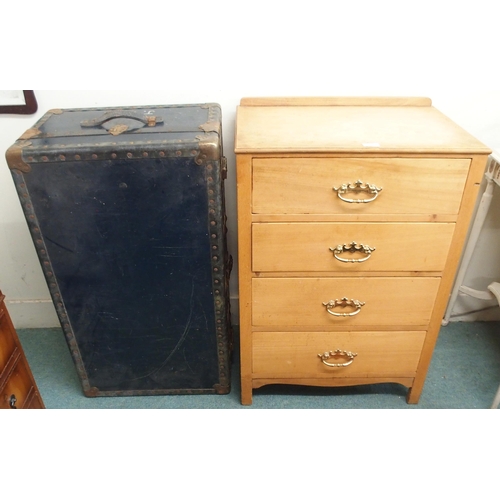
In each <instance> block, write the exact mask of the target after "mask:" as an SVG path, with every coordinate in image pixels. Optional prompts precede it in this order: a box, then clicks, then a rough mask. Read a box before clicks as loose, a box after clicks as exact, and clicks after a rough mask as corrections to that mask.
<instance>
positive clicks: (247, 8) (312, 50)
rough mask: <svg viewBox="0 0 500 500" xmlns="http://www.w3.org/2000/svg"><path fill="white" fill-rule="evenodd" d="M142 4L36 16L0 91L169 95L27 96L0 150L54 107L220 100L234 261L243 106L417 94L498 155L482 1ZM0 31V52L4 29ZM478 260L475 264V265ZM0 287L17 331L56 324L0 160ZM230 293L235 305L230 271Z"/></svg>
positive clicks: (2, 130)
mask: <svg viewBox="0 0 500 500" xmlns="http://www.w3.org/2000/svg"><path fill="white" fill-rule="evenodd" d="M277 4H280V5H284V4H283V3H282V2H277ZM351 4H352V5H351ZM148 5H149V4H148V3H145V4H144V5H143V6H142V8H141V9H137V7H134V10H133V11H129V10H128V7H126V6H121V7H120V8H121V9H122V10H121V11H120V14H118V13H117V12H116V11H113V12H112V11H108V10H107V9H108V7H104V6H102V9H103V10H102V12H101V15H100V16H95V15H92V14H91V13H90V10H91V9H89V12H88V13H87V11H86V12H83V13H82V14H81V16H82V17H80V18H79V22H78V23H73V24H72V23H63V24H62V25H60V26H58V30H57V31H56V32H54V31H55V30H49V29H48V30H46V31H44V32H43V33H40V28H39V24H37V22H36V21H37V16H36V13H35V14H34V15H33V18H32V19H31V20H28V21H27V23H28V24H27V26H26V27H25V28H26V29H25V30H24V32H25V34H26V40H25V41H26V43H27V46H31V47H34V48H36V49H37V50H36V51H34V54H35V55H33V56H32V57H30V58H29V60H25V59H23V58H21V57H19V53H17V52H14V51H10V52H8V53H7V54H6V56H5V60H4V62H3V67H4V68H5V67H15V68H16V71H12V72H8V74H7V75H4V77H3V81H4V86H6V87H9V88H19V87H22V86H27V85H30V86H32V87H38V88H46V87H56V86H63V87H66V88H72V87H75V86H79V87H82V86H84V87H87V88H93V87H94V86H98V87H99V86H110V87H119V88H120V87H124V86H131V87H132V86H136V87H139V88H144V87H146V88H147V87H148V86H152V87H155V86H156V87H162V88H163V89H164V90H36V91H35V93H36V96H37V99H38V102H39V111H38V112H37V114H36V115H33V116H28V117H20V116H13V115H3V116H0V150H1V151H2V152H3V151H5V150H6V149H7V148H8V147H9V146H10V145H11V144H12V143H13V142H14V141H15V140H16V139H17V138H18V137H19V136H20V135H21V134H22V133H23V132H24V131H25V130H26V129H28V128H29V127H30V126H31V125H32V124H33V123H34V122H35V121H36V120H37V119H38V118H40V117H41V116H42V115H43V114H44V113H45V112H46V111H47V110H49V109H52V108H71V107H94V106H95V107H100V106H127V105H149V104H151V105H157V104H175V103H200V102H218V103H219V104H220V105H221V106H222V109H223V131H224V149H225V155H226V156H227V158H228V166H229V177H228V181H227V191H226V197H227V209H228V223H229V246H230V251H231V253H232V254H233V256H234V257H235V258H236V259H235V260H236V264H237V247H236V199H235V166H234V154H233V152H232V151H233V145H234V142H233V135H234V117H235V111H236V106H237V105H238V102H239V100H240V98H241V97H244V96H270V95H310V96H314V95H317V96H320V95H337V96H339V95H344V96H347V95H399V96H404V95H419V96H420V95H425V96H429V97H431V98H432V99H433V102H434V105H435V106H436V107H437V108H438V109H440V110H441V111H442V112H444V113H445V114H447V115H448V116H449V117H450V118H452V119H453V120H455V121H456V122H457V123H458V124H459V125H461V126H462V127H463V128H465V129H466V130H468V131H469V132H471V133H472V134H473V135H475V136H476V137H477V138H478V139H480V140H482V141H483V142H484V143H485V144H487V145H488V146H489V147H490V148H492V149H496V150H500V88H499V86H498V85H497V84H496V82H495V80H494V78H492V76H491V75H492V74H494V73H495V68H494V67H493V64H494V61H496V60H498V51H497V49H496V46H497V43H496V40H495V34H494V31H493V30H490V29H489V28H488V19H489V17H490V16H491V13H490V12H489V10H488V9H489V8H490V7H489V6H488V2H481V1H477V2H474V4H473V6H474V8H473V9H472V8H471V7H470V6H468V5H467V4H465V5H464V6H462V7H460V6H454V10H453V11H449V10H448V9H447V8H445V7H444V6H443V7H440V3H439V2H432V3H431V2H429V3H427V2H425V1H424V2H418V3H415V4H414V5H413V4H412V3H411V2H385V1H380V2H351V3H350V5H344V2H329V3H328V4H326V3H325V2H316V1H309V2H307V8H306V7H304V6H302V4H299V3H293V5H292V4H290V5H287V10H286V11H285V10H283V8H282V7H279V6H278V5H276V6H275V4H273V3H272V2H265V3H264V2H259V1H254V2H251V3H250V2H247V3H245V2H240V3H237V2H234V3H226V2H211V3H209V4H207V5H205V6H204V7H203V11H201V10H199V9H198V10H194V9H193V6H191V4H190V3H189V5H185V6H184V7H182V6H180V7H175V8H172V7H171V6H168V8H167V7H166V6H163V4H161V5H162V6H161V7H159V8H158V10H155V11H154V15H147V14H148V13H149V14H151V12H152V11H151V10H149V11H148V10H147V6H148ZM325 5H328V6H329V7H328V10H325V7H324V6H325ZM222 6H224V9H222V8H221V7H222ZM36 8H39V7H36ZM222 14H224V15H222ZM30 22H31V23H32V24H31V26H30ZM126 22H128V23H129V25H130V23H131V22H133V26H134V29H125V28H123V29H118V28H117V27H122V26H125V24H124V23H126ZM110 23H111V24H110ZM111 25H112V27H113V30H111V29H110V26H111ZM30 28H31V29H30ZM30 33H31V35H30ZM0 36H2V37H5V39H4V40H3V42H4V45H3V46H7V45H5V44H6V43H8V40H9V39H8V33H7V34H4V33H2V35H0ZM23 36H24V35H23ZM11 39H12V38H11ZM21 82H22V83H21ZM28 82H29V83H28ZM171 88H175V89H181V90H173V89H171ZM221 88H222V89H230V90H221ZM490 233H495V232H494V231H490ZM496 238H497V236H496V234H489V235H488V241H487V242H486V246H487V247H490V246H498V243H497V242H496ZM477 265H478V266H482V268H484V262H479V263H477ZM478 272H479V271H478ZM480 272H481V273H483V274H484V271H482V270H481V271H480ZM486 279H489V276H488V277H487V278H486ZM497 279H498V278H497ZM0 288H1V289H2V290H3V292H4V293H5V294H6V296H7V299H8V301H7V302H8V305H9V308H10V310H11V313H12V316H13V318H14V322H15V324H16V326H17V327H30V326H55V325H57V320H56V317H55V314H54V310H53V307H52V304H51V302H50V298H49V294H48V291H47V287H46V285H45V282H44V279H43V277H42V274H41V271H40V267H39V263H38V260H37V258H36V254H35V252H34V250H33V245H32V242H31V239H30V236H29V233H28V231H27V228H26V223H25V221H24V217H23V215H22V212H21V208H20V205H19V201H18V198H17V194H16V192H15V189H14V186H13V183H12V179H11V177H10V172H9V171H8V168H7V165H6V162H5V160H4V156H3V154H2V156H1V157H0ZM231 294H232V297H233V298H234V299H236V298H237V280H236V272H234V273H233V280H232V283H231ZM235 310H236V309H235Z"/></svg>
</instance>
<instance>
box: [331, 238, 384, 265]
mask: <svg viewBox="0 0 500 500" xmlns="http://www.w3.org/2000/svg"><path fill="white" fill-rule="evenodd" d="M330 250H331V251H332V252H333V256H334V257H335V258H336V259H337V260H339V261H340V262H345V263H347V264H355V263H357V264H359V263H360V262H366V261H367V260H368V259H369V258H370V257H371V256H372V252H374V251H375V248H372V247H370V246H368V245H363V244H361V245H358V243H356V242H355V241H353V242H352V243H349V244H347V245H338V246H336V247H335V248H330ZM345 252H350V253H354V252H361V253H364V254H365V255H366V257H364V258H363V259H344V258H342V257H340V255H341V254H343V253H345Z"/></svg>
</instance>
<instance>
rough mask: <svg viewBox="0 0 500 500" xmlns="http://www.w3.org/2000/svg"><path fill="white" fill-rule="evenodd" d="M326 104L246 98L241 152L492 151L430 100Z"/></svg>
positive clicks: (240, 118) (240, 120) (240, 119)
mask: <svg viewBox="0 0 500 500" xmlns="http://www.w3.org/2000/svg"><path fill="white" fill-rule="evenodd" d="M276 102H279V104H275V103H276ZM309 102H310V103H311V104H310V105H309V104H308V103H309ZM321 103H322V101H321V100H319V99H311V100H310V101H308V100H307V98H304V99H300V98H297V99H295V100H294V99H290V100H285V101H272V100H270V101H267V102H266V100H265V99H256V100H252V99H243V100H242V104H241V105H240V106H239V107H238V110H237V127H236V137H235V152H236V153H240V154H241V153H254V154H259V153H277V154H279V153H283V154H286V153H343V152H344V153H345V152H350V153H360V154H371V153H374V154H376V153H422V154H464V153H467V154H489V153H490V150H489V149H488V148H487V147H486V146H485V145H484V144H482V143H481V142H480V141H478V140H477V139H476V138H475V137H473V136H472V135H470V134H469V133H468V132H466V131H465V130H464V129H462V128H461V127H460V126H458V125H457V124H455V123H454V122H453V121H452V120H451V119H449V118H448V117H447V116H445V115H444V114H442V113H441V112H440V111H438V110H437V109H436V108H434V107H433V106H432V105H431V102H430V100H427V101H426V100H420V101H417V100H411V99H409V100H408V101H397V100H396V101H391V100H390V99H377V98H374V99H372V100H370V99H368V100H366V101H363V100H362V99H359V100H354V99H349V98H348V99H345V100H342V99H340V98H337V99H335V98H331V99H325V100H324V101H323V103H324V104H321ZM332 103H333V104H332ZM364 103H365V104H364Z"/></svg>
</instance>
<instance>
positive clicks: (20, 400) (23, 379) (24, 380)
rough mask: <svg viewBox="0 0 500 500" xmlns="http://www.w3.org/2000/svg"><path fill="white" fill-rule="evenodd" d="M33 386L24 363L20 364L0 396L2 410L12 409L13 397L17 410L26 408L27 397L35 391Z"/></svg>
mask: <svg viewBox="0 0 500 500" xmlns="http://www.w3.org/2000/svg"><path fill="white" fill-rule="evenodd" d="M33 390H34V388H33V384H32V382H31V378H30V376H29V373H28V370H27V369H26V367H25V366H24V363H22V362H19V363H18V364H17V366H16V368H15V369H14V371H13V372H12V375H11V376H10V378H9V380H8V381H7V383H6V385H5V387H4V388H3V390H2V393H1V394H0V409H7V408H10V400H11V397H12V396H14V397H15V400H16V404H15V406H16V408H24V405H25V403H26V400H27V397H28V395H29V394H30V392H31V391H33Z"/></svg>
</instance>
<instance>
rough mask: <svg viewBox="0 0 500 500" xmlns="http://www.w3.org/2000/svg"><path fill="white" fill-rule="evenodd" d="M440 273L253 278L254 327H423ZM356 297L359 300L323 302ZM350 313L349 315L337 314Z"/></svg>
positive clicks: (430, 311) (432, 303) (428, 316)
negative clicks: (353, 302)
mask: <svg viewBox="0 0 500 500" xmlns="http://www.w3.org/2000/svg"><path fill="white" fill-rule="evenodd" d="M440 281H441V280H440V278H409V277H403V278H317V279H316V278H254V279H253V280H252V288H253V290H252V295H253V297H252V298H253V301H252V321H253V325H254V326H262V327H267V326H275V327H286V326H301V327H302V326H304V327H306V326H317V327H335V328H336V327H342V326H366V327H369V326H370V325H372V327H373V325H378V326H398V325H406V326H408V327H410V326H419V327H422V328H426V326H427V324H428V323H429V320H430V317H431V313H432V310H433V307H434V301H435V299H436V295H437V291H438V287H439V284H440ZM344 297H345V298H347V299H350V300H356V301H360V302H362V303H364V305H362V306H360V307H358V308H356V307H355V306H351V305H346V306H345V307H342V304H340V305H338V306H337V307H331V308H328V307H327V306H326V305H324V304H328V303H329V302H330V301H336V300H339V301H341V300H342V299H343V298H344ZM336 314H352V316H336Z"/></svg>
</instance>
